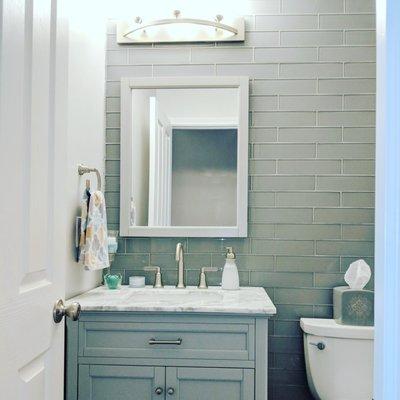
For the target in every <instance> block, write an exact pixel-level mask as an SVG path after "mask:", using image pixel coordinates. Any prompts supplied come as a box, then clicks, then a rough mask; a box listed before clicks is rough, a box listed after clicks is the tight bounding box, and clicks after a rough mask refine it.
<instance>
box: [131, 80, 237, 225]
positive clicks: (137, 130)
mask: <svg viewBox="0 0 400 400" xmlns="http://www.w3.org/2000/svg"><path fill="white" fill-rule="evenodd" d="M131 96H132V103H131V104H132V122H131V123H132V130H131V134H132V138H131V143H132V162H131V168H132V171H130V174H129V175H130V176H131V177H132V191H131V209H130V226H136V227H139V226H141V227H168V226H171V227H174V226H175V227H184V226H190V227H195V226H199V227H200V226H202V227H205V226H209V227H215V226H218V227H233V226H236V225H237V223H238V221H237V187H238V173H237V171H238V168H237V167H238V119H239V93H238V88H152V89H147V88H145V89H142V88H137V89H136V88H133V89H132V92H131Z"/></svg>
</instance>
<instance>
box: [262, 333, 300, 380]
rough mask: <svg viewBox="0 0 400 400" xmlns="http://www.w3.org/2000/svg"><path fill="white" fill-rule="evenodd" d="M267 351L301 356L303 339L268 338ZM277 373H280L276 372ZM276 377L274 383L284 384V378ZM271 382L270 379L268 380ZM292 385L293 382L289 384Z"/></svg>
mask: <svg viewBox="0 0 400 400" xmlns="http://www.w3.org/2000/svg"><path fill="white" fill-rule="evenodd" d="M269 339H270V340H269V350H270V351H272V352H274V353H290V354H293V353H299V354H301V353H302V352H303V351H302V350H303V338H301V337H297V338H295V337H280V336H271V337H270V338H269ZM270 372H271V371H270ZM277 372H278V373H279V372H280V371H277ZM279 375H280V376H276V377H275V379H276V381H280V382H281V383H286V382H284V380H285V379H286V378H285V377H282V374H279ZM270 381H271V379H270ZM291 383H293V382H291Z"/></svg>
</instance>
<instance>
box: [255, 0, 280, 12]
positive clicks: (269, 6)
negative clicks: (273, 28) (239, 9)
mask: <svg viewBox="0 0 400 400" xmlns="http://www.w3.org/2000/svg"><path fill="white" fill-rule="evenodd" d="M247 9H248V12H249V14H256V15H257V14H271V13H279V11H280V0H248V1H247Z"/></svg>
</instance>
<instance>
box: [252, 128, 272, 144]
mask: <svg viewBox="0 0 400 400" xmlns="http://www.w3.org/2000/svg"><path fill="white" fill-rule="evenodd" d="M276 136H277V129H276V128H256V127H251V128H250V129H249V141H250V143H265V142H276Z"/></svg>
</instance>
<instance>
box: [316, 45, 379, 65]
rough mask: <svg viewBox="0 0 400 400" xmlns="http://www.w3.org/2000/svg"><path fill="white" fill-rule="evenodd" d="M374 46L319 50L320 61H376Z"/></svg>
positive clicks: (338, 47)
mask: <svg viewBox="0 0 400 400" xmlns="http://www.w3.org/2000/svg"><path fill="white" fill-rule="evenodd" d="M375 57H376V52H375V47H374V46H337V47H335V46H330V47H320V48H319V60H320V61H375Z"/></svg>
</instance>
